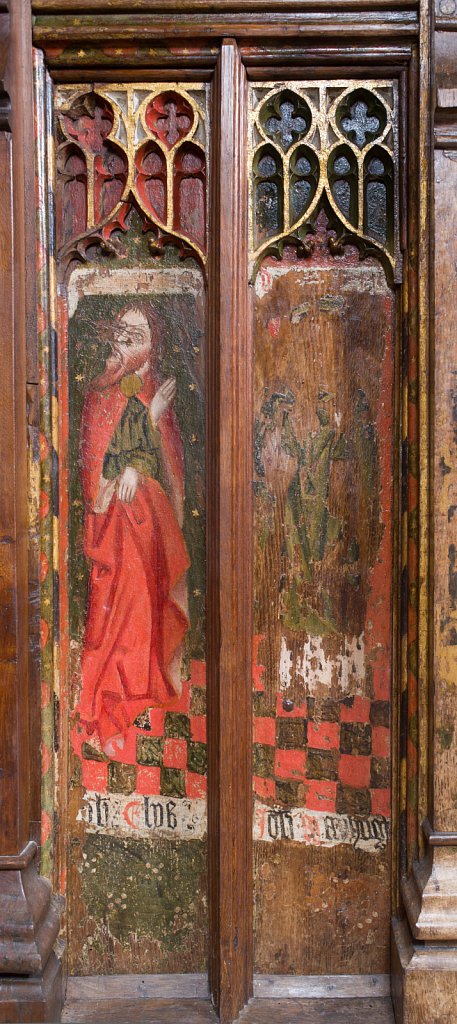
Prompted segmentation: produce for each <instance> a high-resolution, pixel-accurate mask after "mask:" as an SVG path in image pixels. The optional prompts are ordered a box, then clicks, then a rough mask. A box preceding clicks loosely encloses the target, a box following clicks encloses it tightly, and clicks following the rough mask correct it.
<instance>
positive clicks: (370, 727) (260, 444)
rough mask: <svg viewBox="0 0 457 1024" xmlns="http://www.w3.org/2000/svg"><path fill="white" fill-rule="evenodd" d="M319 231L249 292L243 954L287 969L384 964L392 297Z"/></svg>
mask: <svg viewBox="0 0 457 1024" xmlns="http://www.w3.org/2000/svg"><path fill="white" fill-rule="evenodd" d="M327 240H328V234H327V224H326V218H325V215H323V214H322V215H320V216H319V217H318V218H317V221H316V234H315V238H314V241H315V249H314V253H313V254H312V255H310V256H308V257H307V258H306V259H301V260H300V259H297V256H296V253H295V250H293V249H291V248H289V249H288V248H286V249H285V250H284V253H283V259H282V261H281V262H280V263H278V262H277V261H274V260H271V258H270V259H267V260H264V262H263V264H262V266H261V268H260V270H259V273H258V275H257V278H256V282H255V297H254V337H255V415H256V427H255V517H256V531H255V536H256V550H255V630H256V652H257V665H256V669H255V672H254V685H255V693H254V768H253V772H254V790H255V793H256V798H257V802H256V817H255V828H254V836H255V838H256V839H259V840H260V839H269V840H270V842H269V844H268V850H267V847H266V844H265V843H264V842H258V843H256V854H255V865H256V928H257V943H256V958H257V969H258V970H260V971H272V970H275V971H284V972H285V973H287V972H289V971H290V972H291V973H314V972H316V973H320V972H322V971H324V972H325V971H328V972H329V973H331V972H336V973H341V972H342V973H344V972H345V971H347V972H351V971H354V972H364V971H366V972H371V971H373V972H376V971H383V970H386V969H387V965H388V946H389V926H388V912H387V910H386V908H388V906H389V904H390V836H389V823H390V822H389V819H390V804H391V760H390V736H391V712H390V701H391V673H392V625H391V618H392V571H393V570H392V495H393V442H394V413H393V326H394V319H393V318H394V303H393V295H392V292H391V289H390V288H389V287H388V285H387V284H386V280H385V274H384V271H383V270H382V268H381V267H380V266H379V264H376V263H374V262H372V261H367V262H365V263H360V262H359V258H358V255H357V253H356V251H355V250H353V249H350V248H347V249H346V250H345V254H344V255H342V256H336V257H332V256H331V255H330V254H329V253H328V248H327ZM268 808H269V810H268ZM329 847H333V851H330V850H329ZM270 851H271V852H270ZM329 872H331V873H330V874H329ZM305 878H307V879H308V882H307V883H306V885H305V881H304V880H305ZM285 892H288V893H290V894H291V896H290V899H289V898H288V897H286V896H285ZM364 908H365V910H364ZM272 917H273V919H274V920H275V927H274V928H272V925H271V921H272Z"/></svg>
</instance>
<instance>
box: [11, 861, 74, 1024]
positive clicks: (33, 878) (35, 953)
mask: <svg viewBox="0 0 457 1024" xmlns="http://www.w3.org/2000/svg"><path fill="white" fill-rule="evenodd" d="M36 853H37V847H36V844H35V843H34V842H30V843H27V846H26V847H25V848H24V850H23V851H22V853H20V854H19V855H18V856H16V857H13V856H4V857H0V1024H6V1022H8V1024H14V1022H15V1021H21V1024H22V1022H24V1024H25V1022H28V1021H30V1022H31V1021H34V1022H35V1021H37V1022H39V1021H49V1022H51V1021H58V1020H60V1012H61V1008H62V979H61V965H60V962H59V961H58V959H57V957H56V956H55V953H54V951H53V947H54V944H55V942H56V939H57V937H58V934H59V925H60V907H59V903H58V901H57V900H56V899H55V898H53V897H52V893H51V886H50V884H49V882H48V881H47V880H46V879H45V878H42V877H41V876H40V875H39V874H38V870H37V862H36Z"/></svg>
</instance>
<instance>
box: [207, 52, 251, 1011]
mask: <svg viewBox="0 0 457 1024" xmlns="http://www.w3.org/2000/svg"><path fill="white" fill-rule="evenodd" d="M212 131H213V146H212V150H213V160H212V168H211V181H212V185H211V190H212V194H211V211H212V213H213V225H212V239H211V263H210V270H209V339H208V377H207V384H208V388H207V395H208V399H207V451H208V461H207V488H208V502H207V507H208V523H207V535H208V604H207V608H208V665H209V682H208V698H209V707H208V735H209V768H208V777H209V796H208V814H209V826H208V831H209V927H210V958H209V974H210V989H211V993H212V997H213V1000H214V1003H215V1005H216V1007H217V1009H218V1012H219V1014H220V1019H221V1022H222V1024H229V1022H231V1021H232V1020H234V1019H235V1018H236V1017H237V1015H238V1013H239V1011H240V1010H241V1009H242V1007H243V1006H244V1005H245V1003H246V1002H247V1001H248V999H249V998H250V996H251V995H252V892H251V890H252V795H251V794H252V785H251V729H252V710H251V690H252V653H251V644H252V639H251V638H252V483H251V481H252V472H251V453H252V397H251V393H252V386H251V372H252V355H251V331H250V324H249V309H248V262H247V244H248V240H247V209H248V204H247V183H246V152H245V146H246V137H247V130H246V76H245V70H244V67H243V65H242V63H241V59H240V54H239V51H238V48H237V46H236V44H235V42H233V41H231V40H228V41H226V42H224V43H223V45H222V48H221V53H220V58H219V63H218V66H217V70H216V77H215V83H214V94H213V107H212Z"/></svg>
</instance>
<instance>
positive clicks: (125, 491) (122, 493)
mask: <svg viewBox="0 0 457 1024" xmlns="http://www.w3.org/2000/svg"><path fill="white" fill-rule="evenodd" d="M139 479H140V474H139V473H138V472H137V470H136V469H134V468H133V466H126V467H125V469H124V470H123V471H122V473H121V475H120V477H119V482H118V485H117V493H118V497H119V498H120V499H121V501H126V502H127V504H130V502H131V501H133V499H134V497H135V494H136V492H137V487H138V481H139Z"/></svg>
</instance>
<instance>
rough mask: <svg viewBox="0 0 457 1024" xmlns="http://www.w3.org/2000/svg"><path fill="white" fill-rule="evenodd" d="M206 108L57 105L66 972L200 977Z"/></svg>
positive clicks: (76, 90) (104, 91) (58, 659)
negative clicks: (187, 973)
mask: <svg viewBox="0 0 457 1024" xmlns="http://www.w3.org/2000/svg"><path fill="white" fill-rule="evenodd" d="M207 101H208V87H207V86H206V85H202V84H198V83H194V84H193V85H192V88H191V90H190V91H187V90H186V89H182V88H181V86H180V85H177V84H173V85H170V86H169V87H168V86H165V85H157V84H151V85H147V84H145V83H141V84H140V85H138V86H136V85H135V84H128V85H122V84H120V85H117V84H116V85H113V86H106V85H103V84H102V85H100V87H94V88H90V89H88V87H87V86H65V85H64V86H59V87H58V88H57V89H56V93H55V96H54V112H55V139H54V141H55V149H56V172H57V175H56V236H57V246H58V251H57V257H56V277H57V282H58V284H57V285H56V281H55V280H54V279H52V280H51V282H50V288H49V301H50V305H51V307H52V309H53V310H54V308H55V306H57V316H56V327H57V349H56V350H54V348H53V358H54V359H55V355H56V353H57V356H58V358H57V363H58V368H59V391H58V399H59V401H58V404H57V402H55V403H54V405H53V409H52V433H51V434H50V437H49V439H47V440H48V443H49V448H51V445H52V454H53V460H54V462H53V482H54V490H55V495H53V501H52V504H53V509H54V519H53V529H54V536H53V545H52V556H53V558H52V561H53V567H52V568H53V571H52V570H50V563H49V564H48V565H47V567H46V568H47V572H48V573H49V576H51V575H52V579H53V585H54V589H53V595H54V596H55V595H57V596H58V598H59V600H58V609H59V614H60V619H58V618H57V615H56V612H57V603H55V604H54V606H53V608H54V615H53V621H52V626H53V630H54V636H55V637H56V638H58V643H59V646H58V648H57V649H56V650H55V659H54V679H53V681H52V687H53V706H54V719H55V741H54V742H55V747H56V748H57V749H58V755H57V759H56V764H57V767H58V770H59V787H60V792H59V809H60V811H61V816H62V827H61V829H60V830H59V833H60V843H58V844H56V848H55V856H56V862H57V865H58V879H59V882H60V884H61V888H62V891H63V892H65V893H66V896H67V908H68V915H67V926H68V956H69V969H70V972H71V973H76V974H94V973H102V974H103V973H118V972H139V973H141V972H148V973H150V972H157V973H160V972H176V971H178V972H182V971H202V970H205V967H206V956H207V921H206V692H205V681H206V671H205V669H206V666H205V654H206V645H205V525H204V524H205V469H204V462H205V430H204V417H205V395H204V375H205V271H204V267H205V262H206V238H207V208H206V207H207V199H206V196H207V182H206V164H207V124H206V118H207ZM49 152H51V149H50V150H49ZM49 159H50V157H48V160H49ZM51 339H52V344H53V346H54V336H53V335H51ZM57 510H58V511H59V518H58V519H57V515H56V513H57ZM56 526H57V529H56ZM45 593H46V591H45ZM46 639H47V638H46V637H45V644H46ZM44 767H45V766H44ZM53 837H54V839H56V838H57V839H58V838H59V835H58V834H57V836H56V833H55V832H54V834H53ZM190 936H192V942H189V938H190Z"/></svg>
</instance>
